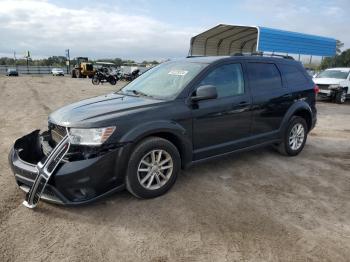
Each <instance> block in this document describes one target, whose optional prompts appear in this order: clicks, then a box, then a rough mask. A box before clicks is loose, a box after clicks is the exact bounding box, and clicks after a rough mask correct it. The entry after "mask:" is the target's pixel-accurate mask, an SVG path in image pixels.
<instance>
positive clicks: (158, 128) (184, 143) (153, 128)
mask: <svg viewBox="0 0 350 262" xmlns="http://www.w3.org/2000/svg"><path fill="white" fill-rule="evenodd" d="M153 136H155V137H161V138H164V139H166V140H168V141H170V142H171V143H173V144H174V145H175V147H176V148H177V149H178V151H179V153H180V157H181V167H182V168H185V167H186V166H188V165H189V164H190V163H191V161H192V143H191V141H190V138H189V135H188V132H187V131H186V129H185V128H184V127H182V126H181V125H179V124H177V123H175V122H168V121H155V122H151V123H147V124H142V125H140V126H138V127H136V128H134V129H132V130H131V131H130V132H128V133H127V134H125V135H124V136H123V137H122V138H121V140H120V142H122V143H123V142H127V143H130V142H131V143H132V144H133V145H134V146H135V145H137V144H138V143H139V142H140V141H142V140H144V139H146V138H148V137H153ZM131 151H132V150H131Z"/></svg>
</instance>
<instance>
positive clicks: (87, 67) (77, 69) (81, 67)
mask: <svg viewBox="0 0 350 262" xmlns="http://www.w3.org/2000/svg"><path fill="white" fill-rule="evenodd" d="M75 60H76V61H77V63H76V65H75V66H74V68H73V69H72V78H86V77H89V78H92V77H93V76H94V75H95V73H96V71H95V69H94V66H93V65H92V63H90V62H89V59H88V58H87V57H77V58H76V59H75Z"/></svg>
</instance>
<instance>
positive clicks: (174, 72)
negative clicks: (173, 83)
mask: <svg viewBox="0 0 350 262" xmlns="http://www.w3.org/2000/svg"><path fill="white" fill-rule="evenodd" d="M187 73H188V71H185V70H171V71H170V72H169V73H168V75H174V76H184V75H186V74H187Z"/></svg>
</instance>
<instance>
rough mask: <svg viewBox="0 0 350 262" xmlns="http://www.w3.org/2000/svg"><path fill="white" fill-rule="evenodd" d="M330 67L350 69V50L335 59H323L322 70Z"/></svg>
mask: <svg viewBox="0 0 350 262" xmlns="http://www.w3.org/2000/svg"><path fill="white" fill-rule="evenodd" d="M330 67H350V49H347V50H345V51H343V52H341V54H339V55H336V56H334V57H326V58H325V59H323V61H322V63H321V65H320V69H326V68H330Z"/></svg>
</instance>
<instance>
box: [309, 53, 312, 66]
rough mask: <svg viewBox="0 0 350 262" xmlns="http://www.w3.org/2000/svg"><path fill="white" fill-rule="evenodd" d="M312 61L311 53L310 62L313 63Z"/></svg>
mask: <svg viewBox="0 0 350 262" xmlns="http://www.w3.org/2000/svg"><path fill="white" fill-rule="evenodd" d="M311 63H312V55H310V62H309V64H310V65H311Z"/></svg>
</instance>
